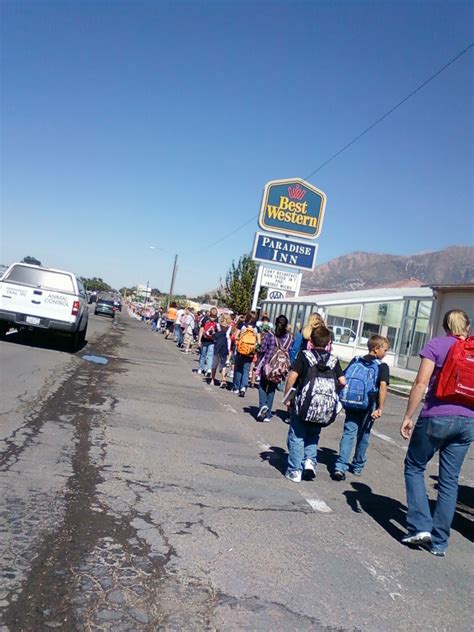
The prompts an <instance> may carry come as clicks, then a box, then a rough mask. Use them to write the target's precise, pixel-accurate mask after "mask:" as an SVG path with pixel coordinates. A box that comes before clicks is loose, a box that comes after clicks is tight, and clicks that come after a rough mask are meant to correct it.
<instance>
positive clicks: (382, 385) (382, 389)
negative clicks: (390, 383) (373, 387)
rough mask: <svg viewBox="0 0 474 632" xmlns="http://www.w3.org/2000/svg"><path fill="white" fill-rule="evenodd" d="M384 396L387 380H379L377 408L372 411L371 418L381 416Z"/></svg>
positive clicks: (385, 395) (385, 394) (385, 396)
mask: <svg viewBox="0 0 474 632" xmlns="http://www.w3.org/2000/svg"><path fill="white" fill-rule="evenodd" d="M386 398H387V382H380V387H379V405H378V408H376V409H375V410H374V412H373V413H372V415H371V416H372V419H379V417H381V416H382V413H383V409H384V406H385V400H386Z"/></svg>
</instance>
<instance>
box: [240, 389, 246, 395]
mask: <svg viewBox="0 0 474 632" xmlns="http://www.w3.org/2000/svg"><path fill="white" fill-rule="evenodd" d="M239 397H245V390H244V389H241V390H240V391H239Z"/></svg>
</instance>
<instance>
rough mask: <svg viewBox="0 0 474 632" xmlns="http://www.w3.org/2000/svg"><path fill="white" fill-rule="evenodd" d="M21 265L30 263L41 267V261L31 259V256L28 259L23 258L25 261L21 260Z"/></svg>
mask: <svg viewBox="0 0 474 632" xmlns="http://www.w3.org/2000/svg"><path fill="white" fill-rule="evenodd" d="M21 263H30V264H31V265H33V266H40V265H41V261H40V260H39V259H37V258H36V257H30V256H29V255H28V257H23V259H22V260H21Z"/></svg>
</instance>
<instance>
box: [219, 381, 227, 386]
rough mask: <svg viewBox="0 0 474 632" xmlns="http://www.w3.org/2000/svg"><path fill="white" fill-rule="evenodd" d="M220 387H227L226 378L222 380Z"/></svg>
mask: <svg viewBox="0 0 474 632" xmlns="http://www.w3.org/2000/svg"><path fill="white" fill-rule="evenodd" d="M220 387H221V388H227V382H224V380H222V382H221V385H220Z"/></svg>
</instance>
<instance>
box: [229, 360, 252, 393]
mask: <svg viewBox="0 0 474 632" xmlns="http://www.w3.org/2000/svg"><path fill="white" fill-rule="evenodd" d="M251 364H252V357H251V356H244V355H241V354H240V353H236V354H235V365H234V382H233V384H232V389H233V390H234V391H242V390H243V391H244V390H245V389H246V388H247V386H248V385H249V373H250V365H251Z"/></svg>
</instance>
